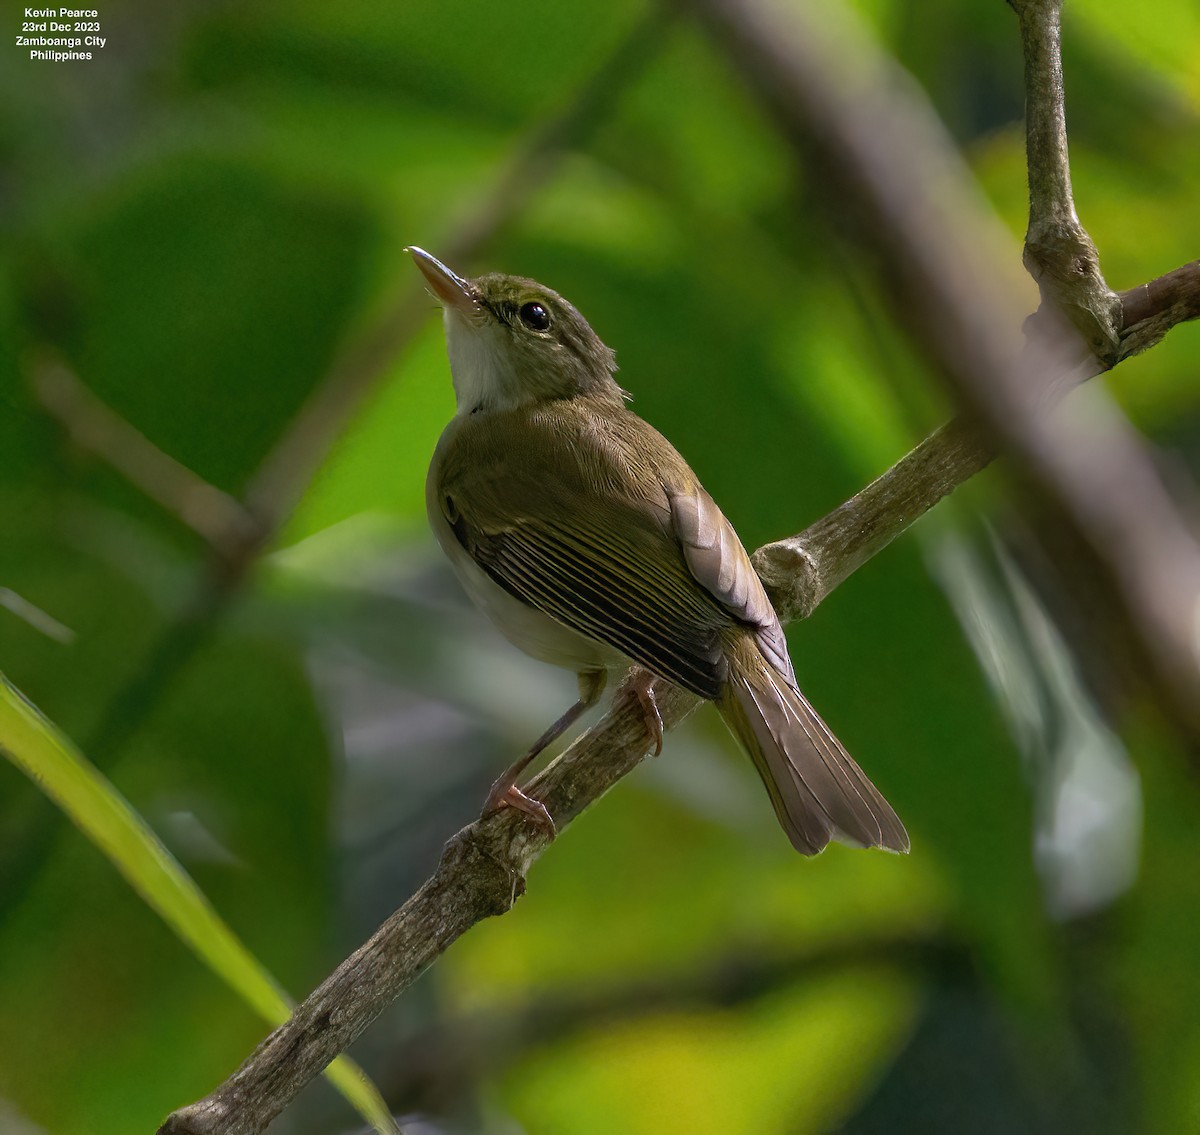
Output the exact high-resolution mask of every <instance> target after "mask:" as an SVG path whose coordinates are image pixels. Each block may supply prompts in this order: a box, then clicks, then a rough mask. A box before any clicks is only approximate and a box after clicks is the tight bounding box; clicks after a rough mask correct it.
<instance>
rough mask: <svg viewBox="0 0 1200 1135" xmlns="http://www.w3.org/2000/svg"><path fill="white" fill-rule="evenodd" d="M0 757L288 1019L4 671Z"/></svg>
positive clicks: (221, 966) (163, 856) (148, 837)
mask: <svg viewBox="0 0 1200 1135" xmlns="http://www.w3.org/2000/svg"><path fill="white" fill-rule="evenodd" d="M0 753H3V755H4V756H6V757H7V758H8V759H9V760H11V761H12V762H13V763H14V764H15V765H16V766H17V767H18V768H20V769H21V770H22V771H23V772H25V773H26V774H28V776H29V777H31V778H32V779H33V780H34V781H35V782H36V783H37V785H38V786H39V787H40V788H41V789H42V791H43V792H45V793H46V795H47V796H49V797H50V798H51V799H52V800H54V801H55V803H57V804H58V805H59V807H61V808H62V809H63V811H64V812H66V813H67V815H68V816H70V818H71V819H72V821H74V823H75V824H76V825H77V826H78V827H79V828H80V830H81V831H82V832H83V833H84V834H85V835H86V836H87V837H88V839H90V840H91V841H92V843H93V844H95V845H96V847H97V848H99V850H100V851H102V852H103V853H104V855H105V856H106V857H107V858H108V859H109V860H110V861H111V862H112V864H113V865H114V866H115V867H116V868H117V870H118V871H120V872H121V874H122V875H124V876H125V878H126V880H127V881H128V882H129V884H130V885H131V886H132V887H133V888H134V890H135V891H137V892H138V894H140V895H141V896H142V898H143V899H145V901H146V902H147V903H148V904H149V905H150V906H151V907H152V908H153V909H154V910H155V911H157V912H158V914H159V915H160V916H161V917H162V918H163V920H164V921H165V922H166V923H167V924H168V925H169V926H170V927H171V928H172V929H173V930H174V931H175V933H176V934H178V935H179V937H180V939H181V940H182V941H184V942H186V943H187V944H188V945H189V946H190V947H191V948H192V950H194V951H195V953H196V954H197V955H198V956H199V957H200V958H201V960H202V961H204V962H206V963H207V964H208V966H209V967H210V968H211V969H212V970H213V971H214V972H215V973H216V974H217V975H218V976H219V977H220V978H222V979H223V980H224V981H225V982H226V983H227V984H228V985H229V986H230V988H232V989H233V990H234V991H235V992H236V993H237V994H238V995H239V996H240V997H241V998H242V999H243V1000H244V1001H245V1002H246V1003H247V1004H248V1005H250V1006H251V1007H252V1008H253V1009H254V1010H255V1011H256V1012H257V1013H259V1014H260V1015H261V1016H262V1017H263V1018H264V1019H265V1020H267V1021H268V1023H270V1024H271V1025H278V1024H281V1023H282V1022H283V1021H284V1020H286V1019H287V1017H288V1016H289V1014H290V1011H291V1010H290V1002H289V1000H288V997H287V995H286V994H285V993H284V992H283V990H282V989H280V987H279V985H278V984H277V983H276V981H275V979H274V978H273V977H272V976H271V975H270V974H269V973H268V972H267V971H266V970H265V969H264V968H263V967H262V965H261V964H260V963H259V962H258V960H257V959H256V958H255V957H254V956H253V955H252V954H251V953H250V952H249V951H248V950H247V949H246V947H245V946H244V945H243V944H242V943H241V941H240V940H239V939H238V938H237V936H236V935H235V934H234V933H233V931H232V930H230V928H229V927H228V926H227V925H226V924H225V922H223V921H222V920H221V918H220V916H219V915H218V914H217V913H216V911H214V910H213V908H212V907H211V906H210V905H209V903H208V900H207V899H206V898H205V897H204V895H203V894H202V893H201V892H200V890H199V888H198V887H197V886H196V884H195V883H194V882H193V881H192V880H191V878H190V877H189V876H188V874H187V872H186V871H184V869H183V868H182V867H181V866H180V864H179V863H178V862H177V860H176V859H175V857H174V856H173V855H172V854H171V853H170V852H169V851H168V850H167V849H166V847H164V846H163V844H162V842H161V841H160V840H159V839H158V837H157V836H156V835H155V834H154V832H153V831H152V830H151V829H150V827H149V825H147V823H146V822H145V821H144V820H143V819H142V818H141V816H139V815H138V814H137V812H135V811H134V809H133V808H132V807H131V806H130V805H129V803H128V801H126V800H125V799H124V798H123V797H122V796H121V794H120V793H119V792H118V791H117V790H116V789H115V788H114V787H113V786H112V784H111V783H109V781H108V780H107V779H105V777H104V776H102V775H101V774H100V772H99V771H98V770H97V769H96V768H95V767H94V766H93V765H91V764H90V763H89V762H88V761H87V759H86V758H85V757H84V756H83V755H82V754H81V753H79V752H77V751H76V750H75V748H74V747H73V746H72V745H71V743H70V742H69V741H68V740H67V739H66V737H64V736H63V735H62V734H61V733H59V731H58V730H57V729H56V728H55V727H54V725H53V724H52V723H51V722H49V721H48V720H47V719H46V718H45V717H43V716H42V715H41V713H39V712H38V710H37V709H36V708H35V707H34V706H33V705H32V704H31V703H30V702H28V701H27V700H26V699H25V698H24V696H23V695H22V694H21V693H20V691H19V690H17V689H16V687H15V686H13V685H12V684H11V683H10V682H8V680H7V679H5V678H4V676H3V675H2V674H0ZM326 1075H327V1076H328V1077H329V1079H330V1080H331V1081H332V1083H333V1084H334V1085H335V1086H336V1087H337V1088H338V1090H339V1091H340V1092H341V1093H342V1095H344V1096H345V1097H346V1099H347V1100H349V1101H350V1103H351V1104H353V1106H354V1107H355V1108H357V1109H358V1111H359V1112H360V1113H361V1114H362V1116H363V1117H364V1118H365V1119H366V1120H367V1121H368V1122H369V1123H370V1124H371V1126H372V1127H373V1128H374V1130H375V1131H377V1132H379V1133H380V1135H395V1132H396V1131H397V1127H396V1124H395V1122H394V1121H393V1119H392V1117H391V1115H390V1113H389V1111H388V1108H387V1105H386V1104H385V1103H384V1101H383V1099H382V1097H381V1096H380V1095H379V1092H378V1090H377V1089H376V1088H375V1086H374V1084H372V1083H371V1081H370V1080H368V1079H367V1077H366V1075H365V1073H364V1072H363V1071H362V1069H360V1068H359V1067H358V1065H356V1064H355V1063H354V1062H353V1061H351V1060H350V1059H349V1058H347V1057H345V1056H341V1057H339V1058H338V1059H337V1060H336V1061H334V1063H333V1064H331V1065H330V1066H329V1068H328V1069H327V1070H326Z"/></svg>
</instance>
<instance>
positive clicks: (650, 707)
mask: <svg viewBox="0 0 1200 1135" xmlns="http://www.w3.org/2000/svg"><path fill="white" fill-rule="evenodd" d="M625 688H626V689H627V690H630V691H631V692H632V693H633V694H634V695H635V696H636V697H637V700H638V704H639V705H640V706H641V707H642V718H643V720H644V721H645V722H646V732H647V733H649V734H650V740H651V741H653V742H654V755H655V756H656V757H657V756H659V755H660V754H661V753H662V747H663V719H662V714H661V713H659V712H658V702H657V701H656V700H655V697H654V675H653V674H651V673H650V671H649V670H643V669H641V667H635V668H634V670H633V672H632V673H631V674H630V675H629V678H628V680H627V681H626V683H625Z"/></svg>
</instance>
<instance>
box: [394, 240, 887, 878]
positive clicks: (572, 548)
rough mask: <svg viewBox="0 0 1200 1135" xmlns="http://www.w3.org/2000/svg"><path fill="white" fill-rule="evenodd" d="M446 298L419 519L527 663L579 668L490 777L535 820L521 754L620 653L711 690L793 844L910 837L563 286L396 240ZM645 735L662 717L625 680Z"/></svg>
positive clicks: (559, 724)
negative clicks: (443, 417) (449, 413)
mask: <svg viewBox="0 0 1200 1135" xmlns="http://www.w3.org/2000/svg"><path fill="white" fill-rule="evenodd" d="M409 251H410V253H411V254H412V256H413V258H414V260H415V261H416V263H417V267H418V268H420V270H421V271H422V272H423V273H424V275H425V279H426V280H427V281H428V283H429V286H430V288H431V289H432V291H433V293H434V295H435V296H436V298H437V299H438V301H439V302H440V303H441V305H442V308H443V310H444V318H445V329H446V346H447V349H448V352H449V356H450V370H451V376H452V379H453V383H454V393H455V399H456V402H457V413H456V414H455V416H454V419H453V420H452V421H451V422H450V424H449V425H448V426H447V427H446V430H445V432H444V433H443V434H442V436H441V440H440V441H439V442H438V445H437V449H436V451H435V453H434V455H433V461H432V463H431V465H430V467H429V477H428V480H427V482H426V503H427V506H428V510H429V519H430V522H431V524H432V526H433V531H434V533H435V535H436V536H437V540H438V543H439V544H440V545H441V547H442V549H443V551H444V552H445V553H446V555H447V556H448V557H449V558H450V562H451V563H452V564H453V565H454V569H455V571H456V572H457V574H458V576H459V579H460V580H461V581H462V584H463V586H464V587H465V588H466V590H467V593H468V595H470V597H471V599H472V600H474V602H475V603H476V604H477V605H478V606H480V607H481V608H483V610H484V611H485V612H487V614H488V615H489V616H490V617H491V619H492V620H493V622H495V624H496V625H497V626H498V627H499V629H500V630H501V631H502V632H503V633H504V634H505V635H506V636H507V637H508V638H509V639H510V640H511V641H512V642H513V643H515V644H516V645H517V646H519V647H520V648H521V649H522V650H524V651H526V652H527V653H529V654H531V655H533V656H534V657H535V658H540V659H542V660H543V661H546V662H551V663H554V664H556V665H559V666H566V667H569V668H570V669H571V670H574V671H575V672H576V673H577V674H578V675H579V691H580V696H579V700H578V701H577V702H576V703H575V705H573V706H572V707H571V708H570V709H569V710H567V712H566V713H565V714H563V716H562V717H561V718H559V720H558V721H556V722H555V723H554V725H552V726H551V727H550V728H549V729H548V730H547V731H546V733H545V734H543V736H542V737H541V738H539V739H538V741H537V742H536V743H535V744H534V745H533V747H532V748H531V749H530V750H529V752H528V753H526V754H525V755H524V756H523V757H522V758H521V759H520V760H519V761H517V762H516V763H515V764H514V765H513V766H512V767H511V768H510V769H508V770H507V771H506V772H505V774H504V775H502V776H501V777H500V778H499V779H498V780H497V781H496V783H495V785H494V786H493V788H492V791H491V794H490V795H489V797H488V802H487V805H486V806H485V812H486V811H489V810H494V809H496V808H498V807H501V806H504V805H512V806H513V807H517V808H520V809H522V810H523V811H525V812H528V813H530V814H531V815H533V816H535V817H538V818H539V819H541V820H542V821H543V822H545V823H547V824H548V825H549V826H550V828H551V830H553V821H552V820H551V819H550V816H549V813H548V812H547V811H546V809H545V807H544V806H543V805H542V804H541V802H540V801H537V800H534V799H533V798H531V797H529V796H527V795H526V794H525V793H524V792H522V791H521V790H520V789H519V788H518V787H517V779H518V777H519V775H520V773H521V771H522V770H523V769H524V768H525V766H526V765H527V764H528V763H529V761H531V760H532V759H533V757H534V756H536V755H537V754H538V752H540V751H541V750H542V749H543V748H544V747H545V746H546V745H548V744H549V743H550V742H551V741H553V740H554V739H555V738H556V737H557V736H558V735H559V734H560V733H562V732H563V731H564V730H565V729H566V728H567V727H568V726H569V725H570V724H571V723H572V722H573V721H575V719H576V718H577V717H579V715H580V714H582V713H583V711H584V710H585V709H587V708H588V707H589V706H590V705H592V704H594V703H595V702H596V701H597V699H598V698H599V697H600V694H601V692H602V690H603V688H604V685H605V681H606V677H607V674H608V671H609V670H610V669H613V668H616V667H627V666H629V665H630V664H631V663H633V664H635V665H636V666H638V667H641V668H642V669H643V670H644V671H646V672H649V674H651V675H658V676H659V677H661V678H666V679H668V680H670V681H672V682H675V683H677V684H678V685H680V686H683V687H684V688H685V689H688V690H691V691H692V693H694V694H698V695H699V696H700V697H703V698H708V699H709V700H711V701H714V702H716V705H717V709H718V710H719V711H720V713H721V716H722V717H723V718H724V719H725V721H726V723H727V724H728V726H729V728H730V729H731V730H732V731H733V733H734V735H735V736H736V737H737V738H738V740H739V741H740V742H741V744H742V745H743V746H744V747H745V749H746V751H747V753H749V754H750V758H751V760H753V762H754V766H755V768H757V769H758V772H759V775H760V776H761V777H762V780H763V783H764V784H765V785H766V788H767V792H768V793H769V794H770V797H771V802H772V803H773V804H774V806H775V814H776V815H777V816H778V817H779V822H780V824H781V825H782V826H783V830H784V831H785V832H786V833H787V835H788V838H789V839H790V840H791V842H792V845H793V846H794V847H795V848H796V849H797V850H798V851H801V852H803V853H804V854H806V855H814V854H816V853H817V852H819V851H820V850H821V849H822V848H824V847H825V845H826V844H827V843H828V842H829V841H830V840H831V839H832V840H839V841H842V842H844V843H849V844H853V845H857V846H863V847H882V848H886V849H888V850H890V851H898V852H904V851H907V850H908V834H907V833H906V832H905V830H904V825H903V824H901V822H900V820H899V819H898V818H897V816H896V813H895V812H893V811H892V809H891V806H890V805H889V804H888V802H887V801H886V800H884V798H883V797H882V796H881V795H880V794H879V792H878V791H877V790H876V788H875V786H874V785H873V784H872V783H871V782H870V781H869V780H868V779H867V778H866V776H865V775H864V774H863V772H862V770H861V769H860V768H859V767H858V765H856V764H855V763H854V761H853V760H852V759H851V757H850V755H849V754H848V753H847V752H846V750H845V749H844V748H843V747H842V745H841V743H840V742H839V741H838V739H837V738H836V737H835V736H834V735H833V733H832V732H831V731H830V730H829V728H828V727H827V726H826V725H825V723H824V722H823V721H822V720H821V718H820V717H818V716H817V713H816V711H815V710H814V709H813V708H812V706H810V705H809V704H808V702H807V701H806V700H805V698H804V695H803V694H802V693H801V692H800V690H799V689H798V688H797V686H796V676H795V674H794V672H793V670H792V664H791V660H790V659H789V657H788V650H787V640H786V639H785V638H784V634H783V627H782V626H781V625H780V622H779V619H778V617H777V616H776V614H775V611H774V609H773V608H772V606H771V603H770V600H769V599H768V598H767V595H766V592H765V591H764V590H763V587H762V584H761V582H760V581H759V578H758V576H757V575H756V574H755V571H754V568H753V567H752V566H751V563H750V558H749V556H747V554H746V550H745V549H744V548H743V547H742V544H741V541H740V540H739V539H738V537H737V533H736V532H734V530H733V526H732V525H731V524H730V523H729V521H728V520H726V519H725V517H724V516H723V515H722V514H721V510H720V509H719V508H717V506H716V504H715V503H714V502H713V499H712V497H710V496H709V495H708V493H706V492H705V491H704V488H703V487H702V486H701V484H700V482H699V481H698V480H697V479H696V475H695V474H694V473H693V472H692V470H691V469H690V468H689V467H688V464H687V462H686V461H684V459H683V458H682V457H681V456H680V455H679V454H678V453H677V452H676V451H675V449H674V447H673V446H672V445H671V443H670V442H668V441H667V440H666V438H664V437H663V436H662V434H660V433H659V432H658V431H657V430H655V429H654V428H653V427H652V426H650V425H648V424H647V423H646V422H644V421H642V419H641V418H639V417H638V416H637V415H636V414H634V413H632V412H631V411H630V410H629V409H627V407H626V405H625V401H626V394H625V392H624V391H623V390H622V389H621V388H620V387H619V386H618V385H617V383H616V381H615V380H614V378H613V373H614V372H615V370H616V362H615V360H614V357H613V353H612V351H610V350H609V349H608V347H606V346H605V345H604V344H603V343H602V342H601V341H600V339H599V337H598V336H597V335H596V333H595V332H594V331H593V330H592V329H591V327H590V326H589V325H588V323H587V321H586V320H585V319H584V318H583V316H582V315H580V314H579V312H578V311H576V310H575V308H574V307H572V306H571V304H569V303H568V302H567V301H566V300H565V299H563V298H562V296H560V295H557V294H556V293H555V292H552V291H551V290H550V289H549V288H546V287H543V286H542V285H541V284H538V283H535V282H534V281H532V280H526V279H521V278H520V277H517V276H505V275H500V274H491V275H486V276H480V277H478V278H477V279H473V280H466V279H462V278H461V277H459V276H457V275H456V274H455V273H454V272H452V271H451V270H450V269H449V268H447V267H446V266H445V265H444V264H442V263H441V262H440V261H438V260H436V259H435V258H434V257H432V256H430V255H429V253H427V252H424V251H422V250H421V249H419V248H411V249H409ZM632 686H633V689H634V692H635V693H636V694H637V696H638V697H639V699H640V700H641V702H642V706H643V709H644V712H645V715H646V723H647V728H648V731H649V734H650V740H651V742H652V743H653V744H654V745H655V748H656V752H657V751H658V750H660V749H661V747H662V721H661V719H660V718H659V716H658V711H657V707H656V706H655V704H654V700H653V696H652V693H651V692H650V686H649V680H648V679H643V680H640V681H639V680H637V679H636V678H635V679H634V680H633V682H632Z"/></svg>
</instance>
